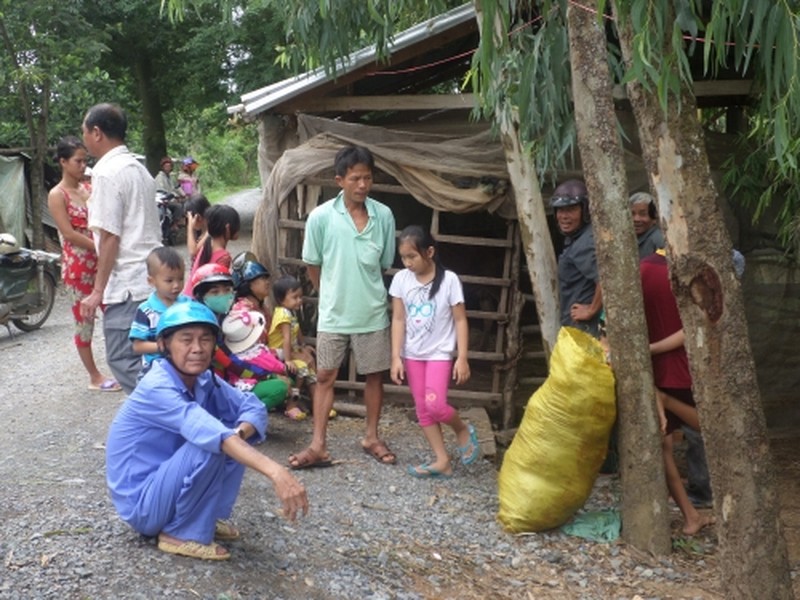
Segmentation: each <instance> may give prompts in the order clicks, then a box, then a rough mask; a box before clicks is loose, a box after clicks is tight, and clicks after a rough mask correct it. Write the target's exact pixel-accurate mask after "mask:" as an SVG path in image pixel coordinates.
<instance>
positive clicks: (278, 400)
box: [191, 263, 289, 408]
mask: <svg viewBox="0 0 800 600" xmlns="http://www.w3.org/2000/svg"><path fill="white" fill-rule="evenodd" d="M191 283H192V294H193V295H194V297H195V299H197V300H199V301H200V302H202V303H203V304H205V305H206V306H208V308H210V309H211V310H212V311H213V312H214V314H215V315H217V319H218V320H219V321H220V322H221V323H224V322H225V317H226V316H227V315H228V313H229V312H230V313H231V314H234V311H231V306H233V302H234V293H233V277H232V276H231V274H230V272H229V271H228V269H227V268H226V267H223V266H222V265H220V264H217V263H209V264H206V265H203V266H201V267H200V268H198V269H197V271H196V272H195V274H194V275H193V277H192V281H191ZM212 366H213V368H214V371H215V372H216V373H217V375H219V376H220V377H222V378H223V379H224V380H225V381H227V382H228V383H230V384H232V385H236V386H237V387H239V388H240V389H243V390H245V391H252V392H253V393H254V394H255V395H256V396H258V398H259V400H261V401H262V402H263V403H264V404H265V405H266V406H267V408H274V407H275V406H279V405H280V404H282V403H283V402H284V401H285V399H286V394H287V392H288V390H289V384H288V380H287V379H286V377H284V376H282V374H283V373H285V372H286V366H285V365H284V364H283V363H282V362H281V361H280V360H278V359H277V358H275V361H274V362H270V363H265V362H264V361H263V360H261V361H259V360H248V357H247V356H246V355H244V356H240V355H239V354H237V353H235V352H233V351H231V349H230V348H229V347H228V346H227V345H226V344H225V341H224V338H222V337H220V339H219V341H218V342H217V348H216V349H215V351H214V358H213V361H212Z"/></svg>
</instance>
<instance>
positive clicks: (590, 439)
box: [497, 327, 616, 533]
mask: <svg viewBox="0 0 800 600" xmlns="http://www.w3.org/2000/svg"><path fill="white" fill-rule="evenodd" d="M615 417H616V394H615V391H614V375H613V373H612V371H611V367H610V366H608V364H606V361H605V352H604V351H603V348H602V347H601V346H600V343H599V342H598V341H597V340H596V339H595V338H593V337H592V336H591V335H589V334H588V333H584V332H583V331H580V330H578V329H575V328H573V327H562V328H561V329H560V330H559V332H558V339H557V341H556V345H555V348H554V349H553V355H552V357H551V359H550V374H549V375H548V377H547V379H546V380H545V382H544V384H543V385H542V386H541V387H540V388H539V389H538V390H536V392H535V393H534V394H533V396H531V398H530V400H529V401H528V406H527V407H526V409H525V414H524V416H523V417H522V423H521V424H520V427H519V429H518V430H517V433H516V435H515V436H514V440H513V441H512V442H511V446H510V447H509V449H508V451H507V452H506V454H505V456H504V457H503V465H502V467H501V468H500V475H499V477H498V494H499V500H500V509H499V512H498V515H497V518H498V520H499V521H500V523H501V524H502V525H503V527H504V528H505V529H506V530H507V531H510V532H513V533H519V532H523V531H544V530H546V529H553V528H554V527H558V526H560V525H563V524H564V523H565V522H567V521H568V520H569V519H570V518H571V517H572V516H573V515H574V514H575V513H576V512H577V511H578V510H579V509H580V508H581V507H582V506H583V505H584V503H585V502H586V500H587V499H588V498H589V494H590V493H591V491H592V486H593V485H594V480H595V478H596V477H597V474H598V472H599V471H600V467H601V466H602V464H603V460H604V459H605V456H606V451H607V450H608V440H609V436H610V434H611V428H612V426H613V425H614V419H615Z"/></svg>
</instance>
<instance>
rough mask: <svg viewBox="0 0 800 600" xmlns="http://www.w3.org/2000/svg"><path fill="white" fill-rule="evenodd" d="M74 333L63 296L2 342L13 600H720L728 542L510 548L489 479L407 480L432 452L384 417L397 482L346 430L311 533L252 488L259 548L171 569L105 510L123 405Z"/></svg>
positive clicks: (602, 482)
mask: <svg viewBox="0 0 800 600" xmlns="http://www.w3.org/2000/svg"><path fill="white" fill-rule="evenodd" d="M247 243H248V241H247V239H243V240H241V241H240V242H238V249H239V250H240V249H243V248H246V247H247ZM232 250H234V251H236V250H237V246H234V247H233V248H232ZM97 329H98V331H97V332H96V334H95V346H94V347H95V350H96V353H97V355H98V357H99V359H100V364H104V363H102V360H103V343H102V339H101V331H100V329H101V328H100V327H98V328H97ZM71 331H72V326H71V322H70V318H69V311H68V305H67V301H66V297H65V296H64V294H63V292H61V293H60V294H59V297H58V301H57V304H56V307H55V309H54V312H53V315H52V316H51V318H50V320H48V322H47V323H46V324H45V326H44V327H43V328H42V329H41V330H39V331H36V332H32V333H27V334H23V333H20V332H15V335H14V336H13V337H10V336H9V334H8V332H6V331H2V330H0V364H2V371H1V372H0V382H1V383H2V388H0V389H2V392H0V414H1V415H2V424H3V425H2V427H3V435H2V437H0V499H2V502H0V561H1V562H0V598H9V599H20V600H22V599H25V600H28V599H32V598H85V599H95V598H142V599H149V598H161V597H165V598H209V599H217V600H223V599H237V598H287V599H288V598H365V599H376V600H377V599H384V598H385V599H389V598H397V599H408V600H411V599H421V598H531V599H533V598H536V599H539V598H544V599H547V598H586V599H594V598H597V599H607V598H619V599H623V598H624V599H634V598H642V599H643V598H701V599H708V598H721V597H722V596H721V594H720V593H719V582H718V578H717V576H716V566H715V557H714V554H713V549H714V545H715V540H714V539H713V534H707V535H706V536H701V537H699V538H696V540H695V541H693V542H691V543H684V544H680V546H681V547H680V549H679V550H678V551H676V552H675V553H674V554H673V555H672V556H670V557H667V558H654V557H651V556H647V555H643V554H641V553H639V552H636V551H635V550H633V549H631V548H629V547H627V546H626V545H625V544H623V543H622V542H616V543H612V544H596V543H591V542H587V541H584V540H581V539H579V538H574V537H568V536H566V535H564V534H563V533H560V532H551V533H544V534H535V535H524V536H511V535H508V534H506V533H504V532H503V531H502V530H501V528H500V527H499V526H498V525H497V523H496V521H495V515H496V511H497V498H496V482H495V478H496V469H495V467H494V465H493V464H492V463H490V462H488V461H480V464H477V465H473V466H471V467H469V468H464V467H460V468H458V469H457V470H456V477H454V478H453V479H451V480H448V481H439V482H433V481H418V480H413V479H411V478H410V477H409V476H408V475H407V474H406V473H405V465H406V464H411V463H416V462H419V461H421V460H423V459H424V458H425V457H426V456H427V453H426V447H425V442H424V440H423V437H422V435H421V433H420V432H419V430H418V429H417V428H416V426H415V425H414V424H413V423H412V422H411V420H410V419H409V418H408V414H407V410H406V409H404V408H398V407H389V408H388V409H387V410H386V411H385V413H384V418H383V420H382V424H383V428H382V432H383V435H384V437H385V438H386V440H387V441H388V443H389V444H390V445H391V447H392V448H393V449H394V450H395V451H396V452H397V453H398V455H399V463H400V464H399V465H397V466H393V467H388V466H382V465H379V464H378V463H377V462H375V461H374V460H372V459H371V458H369V457H367V456H366V455H365V454H364V453H363V452H362V451H361V449H360V446H359V440H360V434H361V432H362V428H363V424H362V422H361V421H360V420H359V419H350V418H345V417H340V418H338V419H336V420H334V421H332V422H331V427H330V431H329V439H330V450H331V453H332V455H333V457H334V458H335V459H336V460H337V464H336V465H335V466H334V467H332V468H329V469H320V470H313V471H303V472H301V473H300V474H299V477H300V479H301V480H302V481H303V483H304V484H305V485H306V487H307V489H308V493H309V497H310V501H311V506H312V508H311V513H310V514H309V516H308V517H306V518H305V519H302V520H300V521H298V522H296V523H294V524H290V523H288V522H286V521H284V520H283V519H282V518H281V517H280V516H278V505H277V502H276V499H275V496H274V494H273V492H272V488H271V486H270V484H269V482H268V481H266V480H265V479H263V478H262V477H260V476H258V475H256V474H253V473H248V475H247V476H246V478H245V481H244V484H243V487H242V493H241V496H240V499H239V502H238V504H237V507H236V510H235V512H234V519H235V521H236V522H237V524H238V525H239V526H240V528H241V529H242V530H243V532H244V535H243V538H242V539H241V540H240V541H237V542H234V543H232V544H231V545H230V547H231V551H232V555H233V556H232V559H231V560H230V561H228V562H223V563H208V562H202V561H196V560H192V559H187V558H181V557H174V556H170V555H167V554H164V553H161V552H159V551H158V550H157V549H156V547H155V542H154V540H152V539H146V538H143V537H141V536H139V535H137V534H136V533H134V532H133V531H132V530H131V529H130V528H128V527H127V526H126V525H125V524H124V523H123V522H121V521H120V520H119V518H118V517H117V516H116V514H115V512H114V509H113V506H112V505H111V502H110V500H109V498H108V495H107V493H106V489H105V483H104V441H105V435H106V431H107V428H108V425H109V423H110V421H111V419H112V418H113V415H114V414H115V412H116V410H117V409H118V407H119V405H120V404H121V402H122V400H123V396H122V394H119V393H117V394H108V393H99V392H88V391H87V390H86V386H87V380H86V377H85V375H84V373H83V370H82V369H81V367H80V364H79V362H78V357H77V354H76V352H75V351H74V348H73V346H72V344H71ZM310 433H311V425H310V423H307V422H302V423H293V422H289V421H288V420H286V419H285V418H283V417H282V416H274V417H272V419H271V420H270V426H269V439H268V441H267V443H265V444H263V445H261V446H259V448H260V450H261V451H262V452H265V453H267V454H269V455H270V456H272V457H274V458H276V459H278V460H280V461H281V462H283V461H285V459H286V457H287V456H288V454H289V453H290V452H293V451H296V450H299V449H301V448H302V447H303V446H304V444H305V443H306V442H307V441H308V440H309V439H310ZM449 441H450V443H451V444H452V443H453V440H452V439H450V440H449ZM617 496H618V482H617V480H616V479H615V478H614V477H608V476H604V477H600V478H599V479H598V483H597V484H596V486H595V491H594V493H593V494H592V497H591V498H590V500H589V503H588V504H587V508H589V509H597V508H604V507H609V506H613V505H615V503H616V498H617ZM673 516H674V520H675V526H676V527H677V518H678V514H677V512H674V515H673Z"/></svg>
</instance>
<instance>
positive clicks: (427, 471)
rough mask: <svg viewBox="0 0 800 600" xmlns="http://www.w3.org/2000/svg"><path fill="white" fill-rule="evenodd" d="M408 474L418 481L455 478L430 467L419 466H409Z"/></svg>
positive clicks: (450, 474)
mask: <svg viewBox="0 0 800 600" xmlns="http://www.w3.org/2000/svg"><path fill="white" fill-rule="evenodd" d="M406 472H407V473H408V474H409V475H411V476H412V477H416V478H417V479H450V478H451V477H453V474H452V473H444V472H442V471H440V470H439V469H434V468H433V467H432V466H430V465H418V466H416V467H413V466H411V465H408V467H407V468H406Z"/></svg>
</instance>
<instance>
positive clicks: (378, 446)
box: [361, 440, 397, 465]
mask: <svg viewBox="0 0 800 600" xmlns="http://www.w3.org/2000/svg"><path fill="white" fill-rule="evenodd" d="M361 449H362V450H363V451H364V452H365V453H366V454H369V455H370V456H371V457H372V458H374V459H375V460H377V461H378V462H379V463H381V464H382V465H393V464H395V463H396V462H397V455H396V454H395V453H394V452H392V451H391V450H389V446H387V445H386V442H384V441H383V440H378V441H376V442H372V443H371V444H370V445H369V446H364V445H362V446H361ZM387 457H390V458H389V460H386V458H387Z"/></svg>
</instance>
